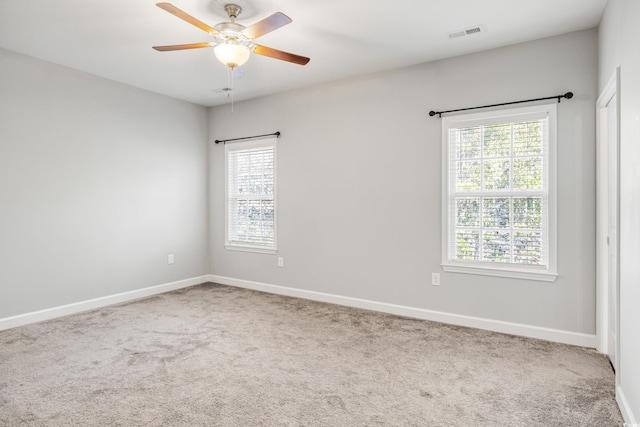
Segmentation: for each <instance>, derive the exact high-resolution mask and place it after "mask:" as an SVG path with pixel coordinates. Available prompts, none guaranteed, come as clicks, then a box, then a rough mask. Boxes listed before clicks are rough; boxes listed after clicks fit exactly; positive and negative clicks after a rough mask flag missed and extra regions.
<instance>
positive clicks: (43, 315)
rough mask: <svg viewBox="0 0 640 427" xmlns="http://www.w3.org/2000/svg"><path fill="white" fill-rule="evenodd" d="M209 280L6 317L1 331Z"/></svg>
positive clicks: (202, 277) (153, 287)
mask: <svg viewBox="0 0 640 427" xmlns="http://www.w3.org/2000/svg"><path fill="white" fill-rule="evenodd" d="M207 280H208V276H206V275H205V276H200V277H193V278H191V279H185V280H179V281H177V282H171V283H165V284H162V285H157V286H150V287H148V288H143V289H136V290H134V291H129V292H122V293H119V294H115V295H108V296H105V297H100V298H94V299H90V300H87V301H80V302H76V303H72V304H67V305H62V306H59V307H52V308H47V309H45V310H39V311H34V312H31V313H25V314H19V315H17V316H12V317H5V318H2V319H0V331H2V330H5V329H10V328H15V327H17V326H23V325H28V324H30V323H36V322H41V321H43V320H49V319H54V318H56V317H62V316H67V315H69V314H75V313H80V312H82V311H87V310H93V309H95V308H100V307H105V306H108V305H112V304H118V303H121V302H126V301H131V300H135V299H139V298H144V297H148V296H151V295H156V294H161V293H164V292H169V291H174V290H176V289H182V288H186V287H189V286H193V285H198V284H200V283H204V282H206V281H207Z"/></svg>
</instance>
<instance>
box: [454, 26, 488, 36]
mask: <svg viewBox="0 0 640 427" xmlns="http://www.w3.org/2000/svg"><path fill="white" fill-rule="evenodd" d="M483 31H484V28H483V27H482V25H476V26H475V27H469V28H465V29H463V30H458V31H454V32H452V33H449V38H450V39H457V38H459V37H464V36H470V35H472V34H477V33H481V32H483Z"/></svg>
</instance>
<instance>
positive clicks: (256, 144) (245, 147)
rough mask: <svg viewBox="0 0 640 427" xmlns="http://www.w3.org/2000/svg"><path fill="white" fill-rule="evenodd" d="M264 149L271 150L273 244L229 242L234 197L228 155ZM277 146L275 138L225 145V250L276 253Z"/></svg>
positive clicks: (267, 198)
mask: <svg viewBox="0 0 640 427" xmlns="http://www.w3.org/2000/svg"><path fill="white" fill-rule="evenodd" d="M264 148H273V234H274V235H273V244H272V245H256V244H251V243H250V242H247V241H239V240H231V239H230V227H231V221H230V216H231V209H232V205H231V199H232V198H233V197H234V195H232V194H230V188H229V187H230V182H229V181H230V173H231V170H230V153H234V152H238V151H253V150H260V149H264ZM276 148H277V144H276V138H275V137H273V138H265V139H260V140H254V141H244V142H235V143H232V144H225V248H226V249H228V250H234V251H245V252H257V253H266V254H275V253H277V250H278V246H277V237H278V230H277V197H276V196H277V179H276V173H277V150H276ZM265 199H266V200H271V198H269V197H265Z"/></svg>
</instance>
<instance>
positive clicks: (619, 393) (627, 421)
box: [616, 386, 640, 427]
mask: <svg viewBox="0 0 640 427" xmlns="http://www.w3.org/2000/svg"><path fill="white" fill-rule="evenodd" d="M616 402H617V403H618V407H619V408H620V412H621V413H622V419H624V425H625V426H630V427H631V426H633V427H638V426H640V423H639V422H638V419H637V418H636V417H635V416H634V414H633V411H632V410H631V406H630V405H629V401H628V400H627V397H626V396H625V394H624V390H622V387H620V386H617V387H616Z"/></svg>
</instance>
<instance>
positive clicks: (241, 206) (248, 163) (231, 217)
mask: <svg viewBox="0 0 640 427" xmlns="http://www.w3.org/2000/svg"><path fill="white" fill-rule="evenodd" d="M225 156H226V176H227V183H226V185H227V189H226V200H227V217H226V228H227V230H226V242H225V246H226V247H227V249H236V250H246V251H252V252H266V253H274V252H275V250H276V205H275V203H276V199H275V194H276V174H275V165H276V140H275V138H269V139H265V140H260V141H250V142H242V143H234V144H229V145H225Z"/></svg>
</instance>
